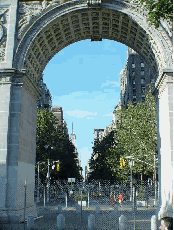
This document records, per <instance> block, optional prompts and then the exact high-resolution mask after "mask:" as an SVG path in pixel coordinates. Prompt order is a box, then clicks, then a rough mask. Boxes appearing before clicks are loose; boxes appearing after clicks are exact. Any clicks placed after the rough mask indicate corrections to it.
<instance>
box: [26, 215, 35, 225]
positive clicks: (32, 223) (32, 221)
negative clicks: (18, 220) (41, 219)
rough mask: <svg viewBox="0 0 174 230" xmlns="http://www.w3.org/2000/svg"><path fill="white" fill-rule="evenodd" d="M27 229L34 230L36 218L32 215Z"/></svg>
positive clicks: (28, 220)
mask: <svg viewBox="0 0 174 230" xmlns="http://www.w3.org/2000/svg"><path fill="white" fill-rule="evenodd" d="M27 228H28V229H32V228H34V217H33V216H32V215H31V214H30V215H28V217H27Z"/></svg>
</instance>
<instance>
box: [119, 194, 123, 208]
mask: <svg viewBox="0 0 174 230" xmlns="http://www.w3.org/2000/svg"><path fill="white" fill-rule="evenodd" d="M118 199H119V204H120V207H121V206H122V202H123V194H122V193H120V195H119V196H118Z"/></svg>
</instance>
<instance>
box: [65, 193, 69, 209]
mask: <svg viewBox="0 0 174 230" xmlns="http://www.w3.org/2000/svg"><path fill="white" fill-rule="evenodd" d="M67 200H68V198H67V193H66V196H65V203H66V208H67V206H68V205H67Z"/></svg>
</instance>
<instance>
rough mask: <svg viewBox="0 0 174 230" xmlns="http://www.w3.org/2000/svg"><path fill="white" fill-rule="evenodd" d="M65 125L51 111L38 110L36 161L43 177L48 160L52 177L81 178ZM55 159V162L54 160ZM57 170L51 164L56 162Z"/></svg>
mask: <svg viewBox="0 0 174 230" xmlns="http://www.w3.org/2000/svg"><path fill="white" fill-rule="evenodd" d="M66 130H67V127H66V126H65V125H63V126H61V125H58V121H57V119H56V117H55V116H54V114H53V113H52V112H51V111H47V110H46V109H43V110H41V111H39V110H38V116H37V130H36V134H37V135H36V163H37V162H40V165H41V174H42V176H43V177H44V178H45V177H46V173H47V167H48V159H49V161H50V172H51V177H52V179H67V178H68V177H69V178H73V177H74V178H79V179H80V178H81V176H80V174H79V167H78V166H77V151H76V149H75V146H74V145H73V144H72V142H71V141H70V140H69V135H68V133H67V131H66ZM55 161H57V163H56V162H55ZM58 162H59V171H57V170H56V167H55V168H53V169H52V166H53V165H56V164H58Z"/></svg>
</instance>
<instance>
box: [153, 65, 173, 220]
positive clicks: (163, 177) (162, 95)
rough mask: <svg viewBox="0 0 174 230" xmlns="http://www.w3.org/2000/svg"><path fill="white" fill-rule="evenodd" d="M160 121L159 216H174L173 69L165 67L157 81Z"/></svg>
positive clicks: (158, 118)
mask: <svg viewBox="0 0 174 230" xmlns="http://www.w3.org/2000/svg"><path fill="white" fill-rule="evenodd" d="M156 93H157V95H158V99H157V114H158V116H157V121H158V160H159V163H158V178H159V185H160V187H159V191H160V203H159V209H160V210H159V213H158V218H159V219H160V218H161V217H164V216H172V217H173V71H172V69H165V70H164V71H163V74H162V76H160V77H159V79H158V80H157V81H156Z"/></svg>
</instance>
